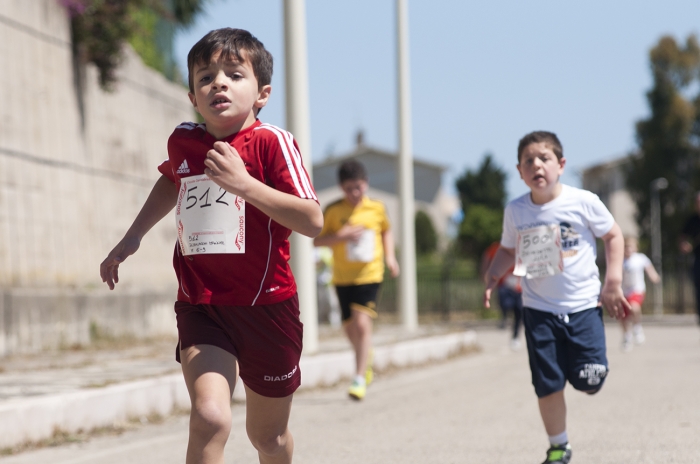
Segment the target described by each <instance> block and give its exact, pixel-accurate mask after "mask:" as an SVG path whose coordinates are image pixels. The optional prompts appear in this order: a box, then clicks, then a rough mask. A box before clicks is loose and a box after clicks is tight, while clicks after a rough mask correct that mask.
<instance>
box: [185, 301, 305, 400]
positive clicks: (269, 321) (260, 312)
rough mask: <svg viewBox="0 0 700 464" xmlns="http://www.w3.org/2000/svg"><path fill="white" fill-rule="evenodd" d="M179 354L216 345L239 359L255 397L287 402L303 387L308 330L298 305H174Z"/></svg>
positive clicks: (246, 380)
mask: <svg viewBox="0 0 700 464" xmlns="http://www.w3.org/2000/svg"><path fill="white" fill-rule="evenodd" d="M175 314H176V316H177V330H178V334H179V339H180V341H179V345H178V346H179V349H178V350H177V354H176V359H177V361H178V362H179V361H180V351H179V350H180V349H184V348H188V347H190V346H193V345H213V346H216V347H219V348H221V349H223V350H225V351H228V352H229V353H231V354H232V355H234V356H235V357H236V358H237V359H238V366H239V369H240V376H241V380H243V382H244V383H245V384H246V386H247V387H248V388H250V389H251V390H253V391H254V392H255V393H257V394H259V395H262V396H267V397H272V398H282V397H285V396H289V395H291V394H292V393H294V392H295V391H296V389H297V388H299V385H300V384H301V371H300V370H299V359H300V357H301V348H302V334H303V325H302V323H301V321H300V320H299V299H298V297H297V296H296V295H294V296H293V297H292V298H290V299H288V300H285V301H282V302H280V303H275V304H271V305H260V306H213V305H192V304H190V303H185V302H182V301H178V302H176V303H175Z"/></svg>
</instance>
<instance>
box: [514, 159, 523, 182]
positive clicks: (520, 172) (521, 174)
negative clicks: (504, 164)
mask: <svg viewBox="0 0 700 464" xmlns="http://www.w3.org/2000/svg"><path fill="white" fill-rule="evenodd" d="M515 169H517V170H518V174H520V178H521V179H522V178H523V172H522V171H521V170H520V163H518V164H516V165H515ZM523 180H524V179H523Z"/></svg>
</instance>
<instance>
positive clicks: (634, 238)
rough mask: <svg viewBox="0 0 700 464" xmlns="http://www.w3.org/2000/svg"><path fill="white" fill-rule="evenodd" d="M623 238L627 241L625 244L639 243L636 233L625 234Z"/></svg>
mask: <svg viewBox="0 0 700 464" xmlns="http://www.w3.org/2000/svg"><path fill="white" fill-rule="evenodd" d="M623 239H624V241H625V245H627V244H628V243H629V244H632V243H634V244H639V240H638V239H637V236H636V235H625V236H623Z"/></svg>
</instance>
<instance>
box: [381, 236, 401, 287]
mask: <svg viewBox="0 0 700 464" xmlns="http://www.w3.org/2000/svg"><path fill="white" fill-rule="evenodd" d="M382 246H383V247H384V261H385V262H386V267H388V268H389V272H390V273H391V277H398V276H399V262H398V261H396V251H395V250H394V234H392V233H391V229H387V230H385V231H384V232H382Z"/></svg>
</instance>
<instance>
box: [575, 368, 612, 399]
mask: <svg viewBox="0 0 700 464" xmlns="http://www.w3.org/2000/svg"><path fill="white" fill-rule="evenodd" d="M608 372H609V370H608V366H606V365H604V364H585V365H583V366H582V367H581V368H580V369H578V370H576V371H575V372H574V373H573V374H574V375H572V378H570V379H569V382H570V383H571V385H572V386H573V387H574V388H575V389H576V390H579V391H582V392H584V393H588V394H589V395H595V394H596V393H598V392H599V391H600V389H601V388H603V384H604V383H605V379H606V377H607V375H608Z"/></svg>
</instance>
